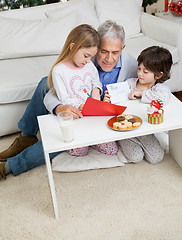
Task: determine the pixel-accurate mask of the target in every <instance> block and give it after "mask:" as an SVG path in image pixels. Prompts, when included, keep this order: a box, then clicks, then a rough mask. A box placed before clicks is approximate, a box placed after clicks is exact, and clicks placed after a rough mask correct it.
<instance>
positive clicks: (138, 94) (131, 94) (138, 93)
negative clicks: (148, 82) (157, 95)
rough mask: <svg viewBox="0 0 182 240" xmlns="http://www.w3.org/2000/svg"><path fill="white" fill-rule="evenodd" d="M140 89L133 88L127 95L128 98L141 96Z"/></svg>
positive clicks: (132, 98) (133, 98)
mask: <svg viewBox="0 0 182 240" xmlns="http://www.w3.org/2000/svg"><path fill="white" fill-rule="evenodd" d="M142 93H143V91H142V90H134V91H132V92H130V94H129V95H128V98H129V99H131V100H136V99H137V98H141V97H142Z"/></svg>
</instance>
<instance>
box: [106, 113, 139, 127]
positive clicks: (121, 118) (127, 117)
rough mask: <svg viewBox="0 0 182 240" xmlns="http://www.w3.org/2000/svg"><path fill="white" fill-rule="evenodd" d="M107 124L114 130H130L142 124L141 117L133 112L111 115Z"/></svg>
mask: <svg viewBox="0 0 182 240" xmlns="http://www.w3.org/2000/svg"><path fill="white" fill-rule="evenodd" d="M107 125H108V126H109V127H110V128H112V129H113V130H116V131H130V130H134V129H136V128H138V127H140V126H141V125H142V119H141V118H140V117H138V116H136V115H133V114H122V115H118V116H115V117H112V118H110V119H109V120H108V122H107Z"/></svg>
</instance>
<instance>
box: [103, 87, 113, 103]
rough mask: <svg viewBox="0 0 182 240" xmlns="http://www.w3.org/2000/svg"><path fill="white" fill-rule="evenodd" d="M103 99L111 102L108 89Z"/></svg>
mask: <svg viewBox="0 0 182 240" xmlns="http://www.w3.org/2000/svg"><path fill="white" fill-rule="evenodd" d="M103 101H104V102H109V103H110V102H111V95H109V93H108V90H106V91H105V95H104V98H103Z"/></svg>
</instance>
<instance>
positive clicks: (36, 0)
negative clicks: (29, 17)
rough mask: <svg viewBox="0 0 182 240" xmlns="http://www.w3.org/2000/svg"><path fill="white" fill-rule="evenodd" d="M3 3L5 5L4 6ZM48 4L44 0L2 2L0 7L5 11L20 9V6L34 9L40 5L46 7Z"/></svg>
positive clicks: (9, 0)
mask: <svg viewBox="0 0 182 240" xmlns="http://www.w3.org/2000/svg"><path fill="white" fill-rule="evenodd" d="M2 3H3V4H2ZM44 4H46V3H45V2H44V1H43V0H4V1H3V2H2V0H0V5H2V7H3V8H4V10H7V9H18V8H20V6H23V7H33V6H38V5H44Z"/></svg>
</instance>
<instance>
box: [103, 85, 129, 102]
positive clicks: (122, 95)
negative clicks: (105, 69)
mask: <svg viewBox="0 0 182 240" xmlns="http://www.w3.org/2000/svg"><path fill="white" fill-rule="evenodd" d="M107 89H108V92H109V95H111V103H113V104H117V103H122V102H126V101H129V99H128V94H129V93H130V89H129V86H128V83H127V82H119V83H113V84H108V85H107Z"/></svg>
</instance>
